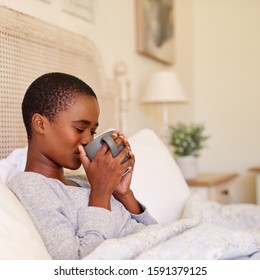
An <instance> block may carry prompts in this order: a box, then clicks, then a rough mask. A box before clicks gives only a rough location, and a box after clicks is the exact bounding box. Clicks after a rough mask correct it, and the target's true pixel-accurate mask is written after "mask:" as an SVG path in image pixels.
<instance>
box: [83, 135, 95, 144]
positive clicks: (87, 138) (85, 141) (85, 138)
mask: <svg viewBox="0 0 260 280" xmlns="http://www.w3.org/2000/svg"><path fill="white" fill-rule="evenodd" d="M93 139H94V137H93V135H92V134H91V133H86V134H85V135H84V136H83V137H82V139H81V141H80V144H81V145H83V146H85V145H87V144H88V143H89V142H91V141H92V140H93Z"/></svg>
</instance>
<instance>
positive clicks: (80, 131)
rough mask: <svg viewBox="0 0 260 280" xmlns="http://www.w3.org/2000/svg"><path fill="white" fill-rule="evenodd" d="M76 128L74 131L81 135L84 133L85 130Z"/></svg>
mask: <svg viewBox="0 0 260 280" xmlns="http://www.w3.org/2000/svg"><path fill="white" fill-rule="evenodd" d="M75 128H76V131H77V132H78V133H79V134H81V133H83V132H84V131H85V129H81V128H77V127H75Z"/></svg>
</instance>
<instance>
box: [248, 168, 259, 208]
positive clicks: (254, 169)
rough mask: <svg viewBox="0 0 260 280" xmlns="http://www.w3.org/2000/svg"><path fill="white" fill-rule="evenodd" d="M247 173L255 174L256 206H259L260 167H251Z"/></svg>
mask: <svg viewBox="0 0 260 280" xmlns="http://www.w3.org/2000/svg"><path fill="white" fill-rule="evenodd" d="M249 171H251V172H254V173H255V174H256V204H259V205H260V166H255V167H251V168H249Z"/></svg>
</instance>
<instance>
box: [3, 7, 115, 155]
mask: <svg viewBox="0 0 260 280" xmlns="http://www.w3.org/2000/svg"><path fill="white" fill-rule="evenodd" d="M57 71H59V72H66V73H69V74H72V75H75V76H77V77H79V78H81V79H82V80H84V81H85V82H87V83H88V84H89V85H90V86H91V87H92V88H93V89H94V91H95V92H96V94H97V96H98V99H99V103H100V107H101V116H100V124H101V125H100V129H99V131H100V132H101V131H102V130H103V129H107V128H108V127H118V125H119V118H118V114H119V112H118V111H119V110H118V106H119V99H118V97H119V85H118V83H117V82H116V81H112V80H107V79H106V77H105V75H104V70H103V65H102V61H101V58H100V55H99V53H98V51H97V49H96V47H95V46H94V44H93V43H92V42H90V41H89V40H88V39H86V38H83V37H81V36H79V35H76V34H74V33H71V32H68V31H65V30H63V29H61V28H58V27H55V26H52V25H50V24H47V23H44V22H42V21H40V20H38V19H35V18H32V17H30V16H27V15H24V14H21V13H18V12H16V11H13V10H10V9H7V8H4V7H0V158H4V157H6V156H7V155H8V154H9V153H10V152H11V151H12V150H14V149H15V148H18V147H23V146H25V145H26V144H27V139H26V134H25V129H24V125H23V122H22V115H21V109H20V107H21V101H22V98H23V96H24V93H25V91H26V89H27V88H28V86H29V85H30V83H31V82H32V81H33V80H34V79H35V78H37V77H38V76H40V75H42V74H44V73H47V72H57ZM103 104H104V105H105V106H103Z"/></svg>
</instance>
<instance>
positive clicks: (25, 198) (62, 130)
mask: <svg viewBox="0 0 260 280" xmlns="http://www.w3.org/2000/svg"><path fill="white" fill-rule="evenodd" d="M22 113H23V120H24V124H25V127H26V131H27V137H28V155H27V163H26V167H25V171H24V172H21V173H18V174H17V175H16V176H15V177H14V178H13V179H12V180H11V181H10V182H9V184H8V185H9V188H10V189H11V190H12V191H13V192H14V193H15V194H16V196H17V197H18V198H19V200H20V201H21V203H22V204H23V205H24V207H25V209H26V210H27V211H28V213H29V214H30V216H31V218H32V220H33V222H34V223H35V226H36V227H37V229H38V230H39V232H40V234H41V236H42V238H43V241H44V243H45V245H46V247H47V250H48V251H49V253H50V255H51V256H52V258H54V259H81V258H83V257H84V256H86V255H87V254H88V253H90V252H91V251H92V250H94V249H95V247H97V246H98V245H99V244H100V243H101V242H102V241H104V240H105V239H109V238H117V237H123V236H126V235H128V234H131V233H134V232H137V231H139V230H141V229H142V228H143V227H144V226H146V225H149V224H154V223H156V221H155V220H154V219H153V218H152V217H151V216H150V215H149V213H148V212H147V210H146V209H145V207H144V206H142V205H141V204H140V203H139V202H138V201H137V200H136V198H135V196H134V194H133V192H132V191H131V189H130V182H131V177H132V172H133V170H134V164H135V158H134V155H133V153H132V151H131V149H130V146H129V143H128V140H127V139H126V138H125V137H124V135H123V134H122V133H121V132H120V131H118V132H115V133H114V134H113V139H114V141H115V142H116V144H117V145H120V144H122V143H124V145H125V148H124V149H123V150H122V151H121V152H120V154H119V155H118V156H117V157H115V158H114V157H113V156H112V154H111V152H110V150H109V148H108V146H107V145H106V144H104V145H103V146H102V148H101V149H100V150H99V151H98V153H97V155H96V156H95V158H94V160H93V161H92V162H90V161H89V159H88V157H87V156H86V154H85V151H84V148H83V146H84V145H86V144H87V143H89V142H90V141H91V140H93V136H94V134H95V133H96V130H97V127H98V118H99V104H98V100H97V97H96V95H95V93H94V92H93V90H92V89H91V88H90V87H89V86H88V85H87V84H86V83H85V82H83V81H82V80H80V79H78V78H77V77H74V76H72V75H68V74H64V73H48V74H45V75H43V76H41V77H39V78H38V79H36V80H35V81H34V82H33V83H32V84H31V85H30V86H29V88H28V90H27V91H26V94H25V96H24V99H23V103H22ZM126 155H128V157H129V160H128V161H126V162H125V163H123V164H121V162H122V160H123V159H124V158H125V156H126ZM81 164H83V167H84V169H85V171H86V176H87V178H88V182H89V183H88V182H87V180H86V181H84V182H83V181H75V180H71V179H69V178H66V177H65V176H64V172H63V168H68V169H72V170H76V169H78V168H79V167H80V165H81ZM129 167H131V171H130V172H128V173H127V174H126V175H124V176H122V175H123V173H124V172H125V170H126V169H127V168H129ZM17 234H19V233H17Z"/></svg>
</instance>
